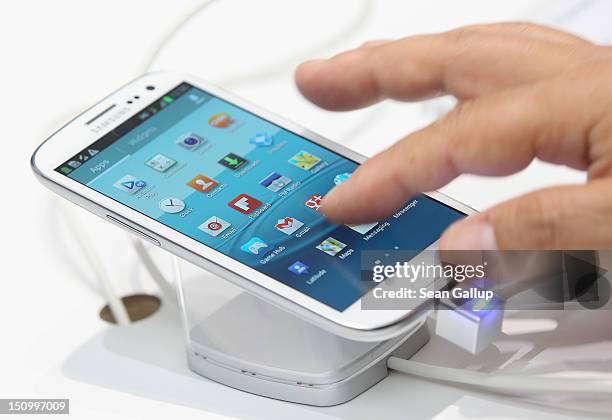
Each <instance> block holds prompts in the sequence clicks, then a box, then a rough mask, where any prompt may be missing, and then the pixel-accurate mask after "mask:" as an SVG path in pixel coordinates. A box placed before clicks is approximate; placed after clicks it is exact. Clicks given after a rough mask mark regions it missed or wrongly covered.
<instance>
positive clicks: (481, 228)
mask: <svg viewBox="0 0 612 420" xmlns="http://www.w3.org/2000/svg"><path fill="white" fill-rule="evenodd" d="M440 249H449V250H451V249H453V250H462V251H463V250H465V251H468V250H482V251H493V250H496V249H497V240H496V239H495V229H494V228H493V225H491V224H490V223H489V222H487V221H486V220H478V221H476V220H475V221H472V220H470V219H469V218H468V219H466V220H464V221H461V222H459V223H457V224H456V225H454V226H452V227H451V228H450V229H449V230H448V231H447V232H446V233H445V234H444V235H443V236H442V239H441V240H440Z"/></svg>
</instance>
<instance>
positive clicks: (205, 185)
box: [187, 174, 219, 192]
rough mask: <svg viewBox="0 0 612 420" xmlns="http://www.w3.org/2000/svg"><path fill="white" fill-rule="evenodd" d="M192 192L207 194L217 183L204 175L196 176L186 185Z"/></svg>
mask: <svg viewBox="0 0 612 420" xmlns="http://www.w3.org/2000/svg"><path fill="white" fill-rule="evenodd" d="M187 185H189V186H190V187H191V188H193V189H194V190H198V191H200V192H208V191H210V190H212V189H213V188H215V187H216V186H217V185H219V183H218V182H217V181H215V180H214V179H211V178H208V177H206V176H204V175H201V174H198V175H196V176H195V178H193V179H192V180H191V181H189V182H188V183H187Z"/></svg>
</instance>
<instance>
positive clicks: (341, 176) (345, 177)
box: [334, 172, 351, 185]
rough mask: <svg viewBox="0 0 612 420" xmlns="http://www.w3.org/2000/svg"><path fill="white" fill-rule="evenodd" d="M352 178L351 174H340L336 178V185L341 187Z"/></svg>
mask: <svg viewBox="0 0 612 420" xmlns="http://www.w3.org/2000/svg"><path fill="white" fill-rule="evenodd" d="M350 176H351V172H345V173H343V174H338V175H336V176H335V177H334V184H336V185H340V184H342V183H343V182H345V181H346V180H348V179H349V178H350Z"/></svg>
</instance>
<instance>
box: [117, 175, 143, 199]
mask: <svg viewBox="0 0 612 420" xmlns="http://www.w3.org/2000/svg"><path fill="white" fill-rule="evenodd" d="M146 185H147V183H146V182H145V181H143V180H141V179H138V178H135V177H133V176H132V175H126V176H124V177H123V178H121V179H120V180H119V181H117V182H115V183H114V184H113V187H115V188H119V189H120V190H121V191H123V192H126V193H128V194H130V195H133V194H136V193H137V192H138V191H140V190H142V189H143V188H144V187H145V186H146Z"/></svg>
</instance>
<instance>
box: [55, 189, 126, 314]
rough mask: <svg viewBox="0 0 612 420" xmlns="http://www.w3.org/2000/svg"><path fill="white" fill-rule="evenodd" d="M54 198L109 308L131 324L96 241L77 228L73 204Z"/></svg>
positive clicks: (83, 230)
mask: <svg viewBox="0 0 612 420" xmlns="http://www.w3.org/2000/svg"><path fill="white" fill-rule="evenodd" d="M53 198H54V199H55V201H56V203H57V205H58V206H61V207H63V208H64V210H63V211H61V210H60V211H59V213H60V215H61V217H62V218H63V219H64V222H65V223H64V224H65V225H66V226H67V227H68V229H69V230H70V233H72V236H74V239H75V240H76V241H77V243H78V245H79V247H80V248H81V251H83V254H84V255H85V258H87V260H88V261H89V267H91V269H92V270H93V272H94V275H95V276H96V279H97V280H98V283H99V284H100V286H102V291H103V293H104V297H105V298H106V301H107V302H108V308H109V309H110V311H111V313H112V314H113V317H114V318H115V321H116V322H117V324H119V325H127V324H129V323H130V316H129V315H128V312H127V309H126V308H125V305H124V304H123V301H122V300H121V298H120V297H119V296H118V295H117V293H116V292H115V289H114V288H113V283H112V282H111V279H110V276H109V275H108V273H107V271H106V269H105V268H104V263H103V262H102V259H101V258H100V255H99V253H98V252H97V251H96V250H95V249H94V248H93V246H92V245H91V244H92V243H93V242H94V241H93V239H91V238H90V237H89V236H88V235H87V233H86V232H85V229H79V230H77V229H76V227H75V224H74V221H75V214H73V213H74V212H73V210H72V206H68V205H66V204H65V203H64V202H62V201H60V200H59V199H58V198H57V196H53ZM76 218H78V217H76Z"/></svg>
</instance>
